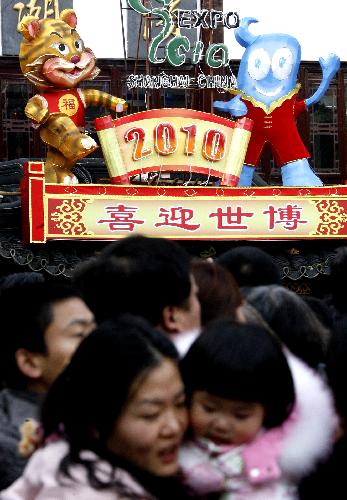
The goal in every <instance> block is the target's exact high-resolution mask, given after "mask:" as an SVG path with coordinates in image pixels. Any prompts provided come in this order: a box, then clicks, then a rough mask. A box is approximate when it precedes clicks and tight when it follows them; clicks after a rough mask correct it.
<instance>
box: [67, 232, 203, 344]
mask: <svg viewBox="0 0 347 500" xmlns="http://www.w3.org/2000/svg"><path fill="white" fill-rule="evenodd" d="M74 282H75V285H76V287H77V288H78V289H79V290H80V291H81V293H82V296H83V297H84V299H85V301H86V303H87V304H88V306H89V307H90V308H91V310H92V311H93V312H94V314H95V316H96V319H97V321H98V322H100V321H103V320H105V319H109V318H114V317H117V316H118V315H119V314H124V313H132V314H137V315H140V316H143V317H144V318H146V319H147V320H148V321H149V322H150V323H151V324H152V325H154V326H157V327H160V328H161V329H162V330H164V331H165V332H167V333H169V334H175V333H179V332H183V331H188V330H194V329H199V328H200V304H199V301H198V298H197V287H196V284H195V281H194V278H193V277H192V275H191V270H190V256H189V255H188V254H187V252H186V251H185V250H184V249H183V248H182V247H181V246H180V245H179V244H178V243H175V242H173V241H170V240H166V239H163V238H147V237H145V236H130V237H128V238H124V239H122V240H120V241H117V242H114V243H111V244H110V245H108V246H106V247H105V248H104V250H103V251H102V252H101V253H100V255H99V256H98V257H97V258H95V259H93V260H90V261H88V262H86V263H84V264H83V265H81V266H80V267H79V268H78V269H77V270H76V272H75V276H74Z"/></svg>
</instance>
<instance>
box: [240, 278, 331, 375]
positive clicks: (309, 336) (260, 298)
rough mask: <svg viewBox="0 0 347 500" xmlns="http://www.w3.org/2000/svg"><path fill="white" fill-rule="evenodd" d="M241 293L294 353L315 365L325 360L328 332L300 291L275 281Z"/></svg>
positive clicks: (315, 366)
mask: <svg viewBox="0 0 347 500" xmlns="http://www.w3.org/2000/svg"><path fill="white" fill-rule="evenodd" d="M244 293H245V294H246V299H247V301H248V302H249V303H250V304H252V305H253V306H254V307H255V308H256V309H257V310H258V311H259V313H260V314H261V315H262V316H263V318H264V319H265V321H266V322H267V323H268V325H269V326H270V328H272V330H273V331H274V332H275V333H276V335H277V336H278V337H279V338H280V339H281V341H282V342H283V343H284V344H285V345H286V346H287V347H288V349H289V350H290V351H292V352H293V354H295V355H296V356H298V357H299V358H300V359H302V360H303V361H305V362H306V363H307V364H308V365H309V366H311V367H312V368H315V369H317V368H318V367H319V365H321V364H322V363H323V364H324V363H325V356H326V349H327V345H328V341H329V336H330V332H329V330H328V329H327V328H326V327H325V326H324V325H323V324H322V323H321V322H320V321H319V319H318V318H317V316H316V315H315V313H314V312H313V311H312V309H311V308H310V307H309V306H308V305H307V304H306V303H305V301H304V300H303V299H302V298H301V297H300V296H299V295H297V294H296V293H294V292H292V291H290V290H288V289H287V288H284V287H282V286H277V285H269V286H257V287H253V288H249V289H247V290H245V292H244Z"/></svg>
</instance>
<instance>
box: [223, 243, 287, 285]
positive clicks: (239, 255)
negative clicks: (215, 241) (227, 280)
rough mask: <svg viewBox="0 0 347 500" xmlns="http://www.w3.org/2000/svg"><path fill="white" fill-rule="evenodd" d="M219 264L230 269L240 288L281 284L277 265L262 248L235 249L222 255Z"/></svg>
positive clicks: (246, 247) (242, 247) (245, 247)
mask: <svg viewBox="0 0 347 500" xmlns="http://www.w3.org/2000/svg"><path fill="white" fill-rule="evenodd" d="M217 262H218V264H220V265H221V266H223V267H225V268H226V269H228V271H229V272H230V273H231V274H232V275H233V276H234V278H235V280H236V282H237V284H238V285H239V286H240V287H243V286H259V285H271V284H276V285H280V284H281V275H280V271H279V269H278V267H277V265H276V263H275V262H274V260H273V258H272V257H271V255H269V254H267V253H266V252H264V251H263V250H261V249H260V248H257V247H252V246H239V247H235V248H232V249H231V250H228V251H226V252H224V253H223V254H222V255H220V256H219V257H218V258H217Z"/></svg>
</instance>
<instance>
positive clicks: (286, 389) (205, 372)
mask: <svg viewBox="0 0 347 500" xmlns="http://www.w3.org/2000/svg"><path fill="white" fill-rule="evenodd" d="M181 368H182V373H183V380H184V383H185V385H186V391H187V396H188V400H191V396H192V394H193V392H195V391H206V392H208V393H210V394H213V395H215V396H219V397H221V398H225V399H233V400H239V401H250V402H257V403H260V404H262V405H263V406H264V408H265V419H264V427H266V428H271V427H277V426H278V425H280V424H281V423H282V422H284V421H285V420H286V418H287V417H288V415H289V414H290V412H291V410H292V408H293V405H294V401H295V393H294V384H293V379H292V375H291V372H290V368H289V366H288V363H287V360H286V357H285V355H284V353H283V351H282V347H281V344H280V343H279V341H278V340H277V339H276V338H275V337H274V336H272V335H271V334H270V333H269V332H268V331H266V330H265V329H263V328H262V327H259V326H256V325H248V324H239V323H235V322H234V321H232V320H228V319H221V320H217V321H214V322H212V323H210V324H209V326H208V327H207V328H206V329H205V330H204V331H203V333H202V334H201V335H200V337H198V339H197V340H196V341H195V342H194V344H193V345H192V346H191V348H190V350H189V351H188V353H187V355H186V356H185V358H184V359H183V360H182V363H181Z"/></svg>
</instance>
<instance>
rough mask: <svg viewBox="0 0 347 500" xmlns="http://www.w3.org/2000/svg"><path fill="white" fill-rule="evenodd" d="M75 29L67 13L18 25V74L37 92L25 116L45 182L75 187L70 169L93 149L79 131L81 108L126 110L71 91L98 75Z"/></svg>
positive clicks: (96, 95) (88, 92)
mask: <svg viewBox="0 0 347 500" xmlns="http://www.w3.org/2000/svg"><path fill="white" fill-rule="evenodd" d="M76 25H77V17H76V14H75V12H74V11H73V10H72V9H65V10H63V11H62V12H61V13H60V17H59V19H41V20H39V19H37V18H36V17H33V16H25V17H24V18H23V19H22V21H21V23H20V25H19V31H20V32H21V33H22V35H23V41H22V43H21V46H20V52H19V61H20V66H21V70H22V72H23V74H24V76H25V77H26V78H28V79H29V80H30V82H31V83H33V84H34V85H35V87H36V88H37V91H38V93H37V94H36V95H34V96H33V97H31V98H30V99H29V101H28V103H27V105H26V107H25V114H26V116H27V117H28V118H30V120H31V121H32V124H33V126H34V127H36V128H39V131H40V136H41V139H42V140H43V141H44V142H45V143H46V144H47V146H48V151H47V158H46V162H45V179H46V182H49V183H51V182H57V183H63V184H76V183H78V181H77V178H76V177H75V175H74V174H73V173H72V171H71V169H72V167H73V166H74V164H75V163H76V161H77V160H78V159H80V158H83V157H84V156H86V155H88V154H90V153H91V152H92V151H94V150H95V149H96V148H97V147H98V145H97V144H96V142H95V141H94V140H93V139H92V138H91V137H89V136H88V135H87V134H86V133H85V131H84V110H85V107H86V106H89V105H91V106H98V105H101V106H104V107H106V108H108V109H110V110H112V111H117V112H122V111H124V110H125V109H126V107H127V105H126V102H125V101H124V99H119V98H118V97H113V96H111V95H110V94H107V93H106V92H100V91H98V90H94V89H80V88H77V87H78V84H79V83H80V82H82V81H84V80H87V79H93V78H95V77H96V76H97V75H98V74H99V72H100V70H99V69H98V68H97V67H96V66H95V56H94V54H93V52H92V51H91V50H90V49H88V48H85V46H84V43H83V41H82V40H81V38H80V36H79V35H78V33H77V31H76V29H75V28H76Z"/></svg>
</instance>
